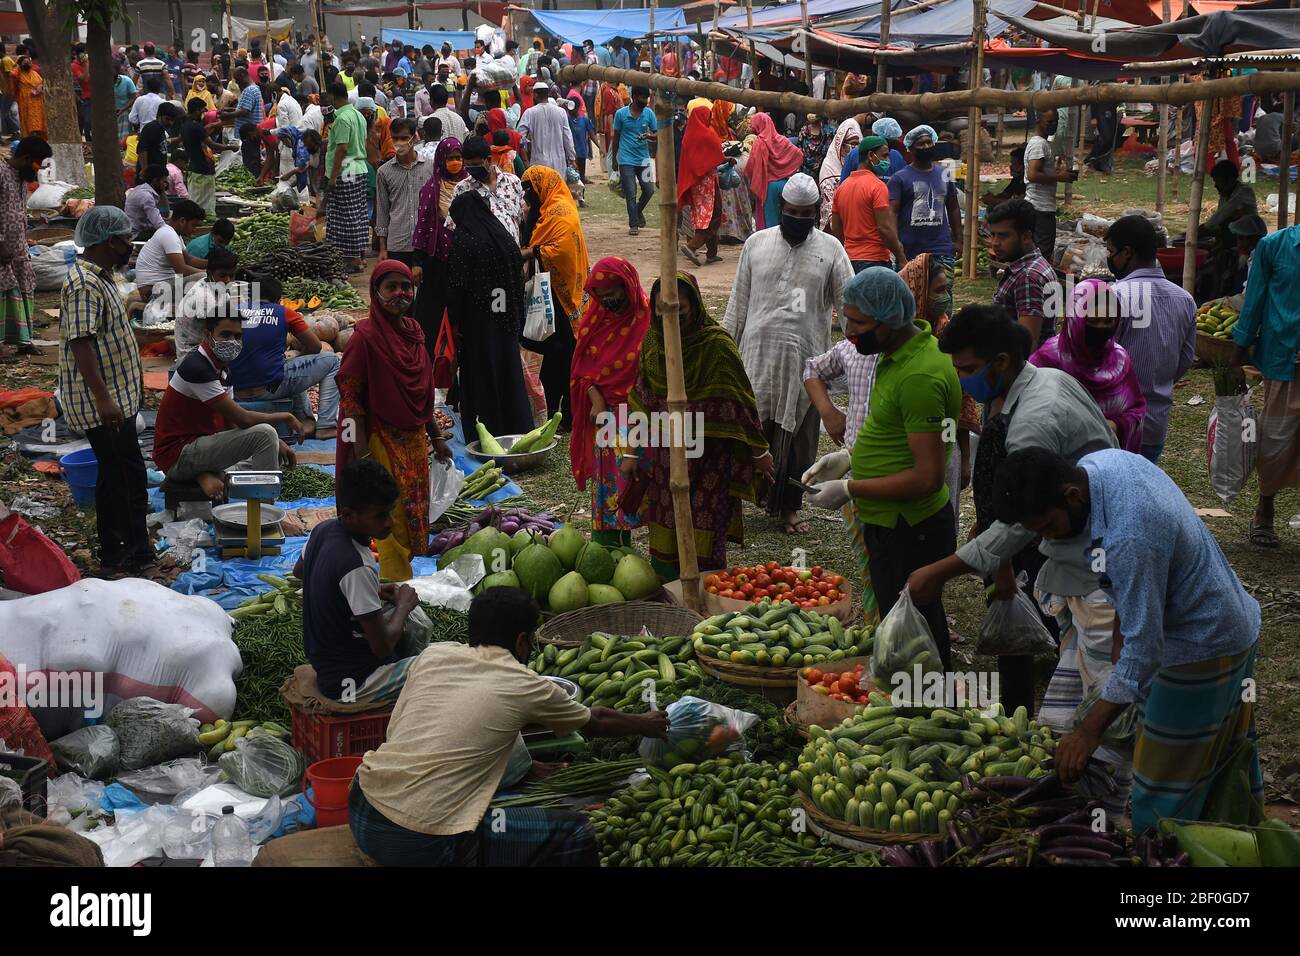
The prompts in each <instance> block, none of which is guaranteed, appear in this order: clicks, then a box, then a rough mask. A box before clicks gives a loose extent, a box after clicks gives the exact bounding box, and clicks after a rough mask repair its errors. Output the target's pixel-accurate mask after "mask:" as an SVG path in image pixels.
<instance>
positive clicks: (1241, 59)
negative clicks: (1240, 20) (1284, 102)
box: [1120, 48, 1300, 71]
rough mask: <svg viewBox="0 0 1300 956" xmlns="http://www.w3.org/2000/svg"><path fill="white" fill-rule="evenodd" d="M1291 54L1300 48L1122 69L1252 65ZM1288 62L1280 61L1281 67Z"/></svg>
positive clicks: (1297, 54)
mask: <svg viewBox="0 0 1300 956" xmlns="http://www.w3.org/2000/svg"><path fill="white" fill-rule="evenodd" d="M1280 56H1291V57H1300V49H1295V48H1291V49H1286V50H1252V51H1250V52H1249V53H1227V54H1225V55H1223V56H1191V57H1187V58H1186V59H1182V60H1160V61H1158V62H1155V63H1125V64H1124V65H1123V66H1122V67H1121V68H1120V69H1122V70H1124V71H1128V70H1190V69H1194V68H1195V69H1210V68H1212V67H1223V66H1225V65H1226V64H1232V65H1233V66H1250V65H1251V64H1252V63H1254V62H1256V61H1261V60H1263V61H1267V60H1270V59H1272V58H1274V57H1280ZM1285 65H1286V64H1282V63H1278V64H1276V66H1277V67H1278V68H1279V69H1282V68H1284V67H1285Z"/></svg>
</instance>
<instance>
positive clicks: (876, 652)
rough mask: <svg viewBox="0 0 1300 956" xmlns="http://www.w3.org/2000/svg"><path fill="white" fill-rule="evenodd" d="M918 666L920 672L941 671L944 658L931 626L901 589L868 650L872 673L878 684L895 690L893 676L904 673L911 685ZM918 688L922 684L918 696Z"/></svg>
mask: <svg viewBox="0 0 1300 956" xmlns="http://www.w3.org/2000/svg"><path fill="white" fill-rule="evenodd" d="M918 667H919V668H920V669H921V671H920V673H921V675H925V674H928V673H930V672H936V671H937V672H942V671H943V661H942V659H941V658H940V657H939V645H938V644H936V643H935V642H934V636H933V635H932V634H931V633H930V625H929V624H927V623H926V622H925V618H924V617H923V616H922V615H921V612H920V611H918V610H917V609H916V605H915V604H913V603H912V595H911V594H909V593H908V591H907V589H906V588H904V589H903V593H902V594H900V595H899V596H898V601H897V602H896V603H895V604H894V606H893V608H892V609H891V610H890V612H889V613H888V614H886V615H885V619H884V620H883V621H881V622H880V625H879V626H878V627H877V628H876V640H875V644H874V645H873V647H872V651H871V674H872V677H874V678H875V681H876V686H877V687H879V688H880V689H881V690H885V691H893V690H896V689H898V688H896V686H895V685H896V681H897V679H896V675H900V674H901V675H903V676H902V680H903V681H904V682H906V683H907V684H910V683H911V682H912V681H914V680H915V679H916V677H917V671H916V669H917V668H918ZM921 690H922V688H921V687H917V688H916V693H917V694H918V695H919V694H920V693H921Z"/></svg>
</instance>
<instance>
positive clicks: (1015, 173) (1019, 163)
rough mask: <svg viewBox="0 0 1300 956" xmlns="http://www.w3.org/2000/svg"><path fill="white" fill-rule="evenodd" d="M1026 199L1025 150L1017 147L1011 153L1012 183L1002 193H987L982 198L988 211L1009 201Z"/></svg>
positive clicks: (981, 200) (1004, 187) (1003, 188)
mask: <svg viewBox="0 0 1300 956" xmlns="http://www.w3.org/2000/svg"><path fill="white" fill-rule="evenodd" d="M1024 198H1025V148H1024V147H1023V146H1017V147H1016V148H1015V149H1013V150H1012V151H1011V181H1010V182H1009V183H1007V184H1006V185H1005V186H1003V187H1002V191H1001V192H997V193H995V192H987V193H985V194H984V195H983V196H981V197H980V202H981V203H983V204H984V207H985V208H986V209H992V208H993V207H994V206H1000V205H1002V203H1004V202H1006V201H1007V200H1008V199H1024Z"/></svg>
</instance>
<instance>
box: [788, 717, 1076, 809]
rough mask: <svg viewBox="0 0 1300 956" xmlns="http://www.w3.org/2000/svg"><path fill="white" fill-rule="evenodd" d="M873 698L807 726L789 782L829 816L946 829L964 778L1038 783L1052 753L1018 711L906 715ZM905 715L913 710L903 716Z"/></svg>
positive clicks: (1045, 732)
mask: <svg viewBox="0 0 1300 956" xmlns="http://www.w3.org/2000/svg"><path fill="white" fill-rule="evenodd" d="M888 700H889V699H888V697H886V696H885V695H884V694H873V695H872V705H871V706H870V707H865V708H862V709H861V710H860V711H859V712H858V713H857V714H855V715H854V716H853V717H850V718H846V719H845V720H844V721H843V722H842V723H841V724H839V725H838V726H836V727H834V728H832V729H830V730H826V729H824V728H822V727H818V726H816V725H814V726H812V727H810V728H809V729H808V732H809V734H810V735H811V738H812V739H811V740H809V742H808V745H807V746H806V747H805V748H804V751H803V753H802V754H801V755H800V758H799V766H798V768H797V769H795V770H793V771H791V773H790V780H791V782H792V783H793V784H794V785H795V786H796V787H798V788H799V789H800V790H802V791H803V792H804V793H806V794H808V796H809V797H811V798H812V800H813V802H814V803H815V804H816V805H817V806H818V807H819V808H820V809H821V810H822V811H823V812H824V813H826V814H827V815H829V816H832V817H834V818H836V819H838V820H843V821H844V822H845V823H849V824H852V825H853V826H858V827H862V828H864V829H868V830H888V831H890V832H891V833H942V832H944V831H945V829H946V827H947V824H948V821H949V820H951V819H952V817H953V816H954V815H955V814H956V812H957V806H958V803H959V801H960V800H961V796H962V794H963V792H964V790H965V788H964V787H963V786H962V783H961V777H962V775H963V774H969V775H970V777H971V778H972V779H978V778H980V777H981V776H1015V777H1027V778H1034V777H1039V776H1042V775H1043V774H1044V773H1046V772H1047V770H1046V766H1045V765H1046V764H1047V763H1048V762H1049V761H1050V759H1051V756H1052V752H1053V751H1054V750H1055V748H1056V741H1055V740H1054V739H1053V736H1052V732H1051V730H1050V729H1049V728H1047V727H1044V726H1040V725H1039V724H1038V723H1036V722H1034V721H1031V720H1030V719H1029V714H1028V712H1027V711H1026V710H1025V708H1024V707H1017V708H1016V712H1015V714H1014V715H1013V716H1011V717H1007V716H1006V715H1005V714H1004V713H1003V711H1002V706H1001V705H1000V704H995V705H994V706H993V708H992V714H993V716H981V714H980V712H979V711H978V710H976V709H974V708H965V709H961V710H951V709H948V708H939V709H937V710H932V711H930V714H929V716H926V717H922V716H906V715H905V714H904V713H900V712H899V711H898V710H896V709H895V708H894V707H893V706H892V705H890V704H889V703H888ZM910 712H911V711H910V710H909V711H908V713H910Z"/></svg>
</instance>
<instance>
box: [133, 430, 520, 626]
mask: <svg viewBox="0 0 1300 956" xmlns="http://www.w3.org/2000/svg"><path fill="white" fill-rule="evenodd" d="M446 411H447V412H448V414H450V415H451V416H452V418H453V419H454V420H455V422H456V427H455V429H454V430H453V434H452V435H451V436H449V438H448V440H447V444H448V445H449V446H450V447H451V451H452V457H453V459H454V461H455V462H456V467H457V468H459V469H460V470H461V471H462V472H463V473H464V474H466V475H468V474H469V473H470V472H472V471H474V469H476V468H478V467H479V465H480V464H481V462H478V461H475V460H474V459H473V458H471V457H470V456H469V454H468V451H467V449H466V448H465V442H464V439H463V436H462V434H461V425H460V416H459V415H457V414H456V413H455V412H452V411H451V410H450V409H447V410H446ZM294 447H295V450H297V451H329V452H332V451H333V450H334V440H333V439H328V440H317V439H313V440H311V441H306V442H303V443H302V444H300V445H296V446H294ZM304 467H307V468H319V469H320V470H322V471H325V472H328V473H330V474H333V473H334V466H333V465H318V464H313V463H307V464H305V465H304ZM523 493H524V491H523V489H522V488H520V487H519V485H517V484H515V482H513V481H507V482H506V483H505V485H504V486H503V487H501V488H500V489H498V490H497V491H494V492H493V493H492V494H490V495H488V497H487V499H486V501H476V502H474V503H475V504H479V505H482V504H491V503H495V502H498V501H501V500H503V499H505V498H511V497H514V496H516V495H522V494H523ZM149 497H150V501H151V504H152V506H153V510H155V511H161V510H162V508H163V500H162V490H161V489H159V488H151V489H149ZM334 504H335V502H334V498H333V496H331V497H328V498H297V499H294V500H293V501H277V502H276V505H278V506H279V507H281V508H284V509H286V510H290V511H292V510H294V509H296V508H332V507H334ZM306 544H307V538H306V537H294V538H286V539H285V541H284V545H283V546H282V547H281V549H280V553H279V554H276V555H268V556H266V557H263V558H261V559H259V560H257V561H250V560H249V559H248V558H226V559H223V558H221V557H220V555H219V553H218V551H217V549H216V548H207V549H205V553H204V562H205V563H204V570H203V572H202V573H199V572H197V571H186V572H184V573H183V574H181V575H179V576H178V577H177V578H176V581H175V582H174V583H173V584H172V590H174V591H179V592H180V593H182V594H201V595H203V596H205V597H210V598H212V600H214V601H216V602H217V603H218V604H220V605H221V606H222V607H223V608H225V609H226V610H230V609H232V608H234V607H236V606H237V605H238V604H239V603H240V602H241V601H244V600H246V599H247V598H250V597H252V596H253V595H255V594H260V593H261V592H262V591H265V590H266V589H267V588H268V587H270V585H268V584H267V583H266V582H264V581H260V580H258V578H257V576H258V575H259V574H276V575H280V576H281V577H283V576H284V575H286V574H288V573H289V572H290V571H292V570H293V566H294V564H295V563H296V562H297V560H298V557H299V556H300V555H301V554H302V549H303V547H304V546H305V545H306ZM411 569H412V571H413V572H414V574H415V576H416V577H422V576H425V575H430V574H433V573H434V572H435V571H437V570H438V559H437V558H421V557H417V558H412V559H411ZM223 588H226V589H228V590H224V591H223V590H221V589H223ZM214 591H220V592H221V593H213V592H214Z"/></svg>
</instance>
